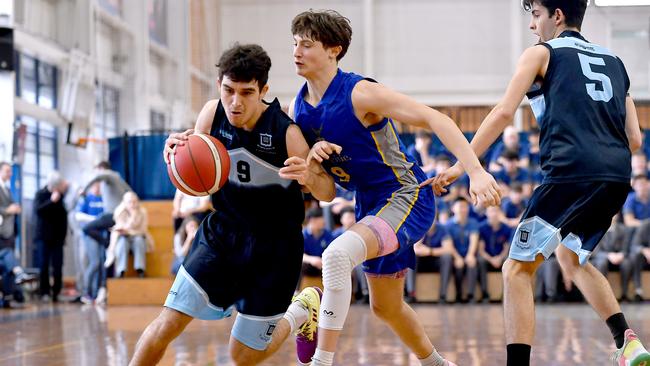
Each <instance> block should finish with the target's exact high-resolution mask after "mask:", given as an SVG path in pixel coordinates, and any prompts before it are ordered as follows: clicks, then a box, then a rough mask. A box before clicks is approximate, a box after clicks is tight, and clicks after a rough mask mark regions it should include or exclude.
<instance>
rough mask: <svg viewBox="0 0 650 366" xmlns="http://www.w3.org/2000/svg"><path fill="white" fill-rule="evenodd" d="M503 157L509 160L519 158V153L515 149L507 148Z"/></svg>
mask: <svg viewBox="0 0 650 366" xmlns="http://www.w3.org/2000/svg"><path fill="white" fill-rule="evenodd" d="M501 157H502V158H504V159H506V160H508V161H513V160H519V153H518V152H516V151H514V150H510V149H507V150H503V152H502V153H501Z"/></svg>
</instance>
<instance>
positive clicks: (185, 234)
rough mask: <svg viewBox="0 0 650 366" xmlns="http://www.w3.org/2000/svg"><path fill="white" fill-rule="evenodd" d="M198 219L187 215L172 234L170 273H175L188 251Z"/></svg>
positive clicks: (194, 234) (196, 228) (197, 225)
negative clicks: (172, 249)
mask: <svg viewBox="0 0 650 366" xmlns="http://www.w3.org/2000/svg"><path fill="white" fill-rule="evenodd" d="M199 224H200V222H199V219H198V218H197V217H195V216H193V215H190V216H187V217H186V218H185V219H184V220H183V222H182V223H181V226H180V228H179V229H178V231H177V232H176V234H174V262H173V263H172V268H171V273H172V274H173V275H176V274H177V273H178V270H179V269H180V268H181V264H183V261H184V260H185V257H186V256H187V253H189V252H190V248H191V247H192V241H194V237H195V236H196V231H197V230H198V229H199Z"/></svg>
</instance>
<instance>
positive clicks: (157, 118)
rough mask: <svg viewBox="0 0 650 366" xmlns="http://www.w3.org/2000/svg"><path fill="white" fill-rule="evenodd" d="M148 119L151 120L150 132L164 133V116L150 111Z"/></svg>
mask: <svg viewBox="0 0 650 366" xmlns="http://www.w3.org/2000/svg"><path fill="white" fill-rule="evenodd" d="M150 119H151V130H152V131H164V130H165V115H164V114H162V113H160V112H156V111H153V110H152V111H151V113H150Z"/></svg>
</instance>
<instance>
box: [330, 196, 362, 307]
mask: <svg viewBox="0 0 650 366" xmlns="http://www.w3.org/2000/svg"><path fill="white" fill-rule="evenodd" d="M340 215H341V227H340V228H338V229H336V230H334V231H333V232H332V240H334V239H336V238H338V237H339V236H340V235H341V234H343V233H344V232H345V230H347V229H349V228H351V227H352V225H354V224H355V223H356V222H357V220H356V217H355V214H354V207H350V206H348V207H344V208H343V209H342V210H341V212H340ZM352 275H353V277H354V278H353V280H354V281H353V283H355V284H356V285H357V286H356V287H357V292H356V294H355V298H357V299H358V300H359V302H361V303H364V304H367V303H369V302H370V294H369V292H368V279H367V278H366V275H365V273H364V272H363V265H362V264H360V265H358V266H356V267H354V270H353V271H352Z"/></svg>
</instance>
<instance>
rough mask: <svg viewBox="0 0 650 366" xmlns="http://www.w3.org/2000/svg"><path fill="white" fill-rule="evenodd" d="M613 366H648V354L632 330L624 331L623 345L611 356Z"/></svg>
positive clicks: (649, 357) (649, 360)
mask: <svg viewBox="0 0 650 366" xmlns="http://www.w3.org/2000/svg"><path fill="white" fill-rule="evenodd" d="M612 365H613V366H650V353H648V351H647V350H646V349H645V348H644V347H643V344H641V341H639V338H638V337H637V336H636V334H634V331H633V330H632V329H628V330H626V331H625V343H623V347H621V348H620V349H617V350H616V352H614V354H613V355H612Z"/></svg>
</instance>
